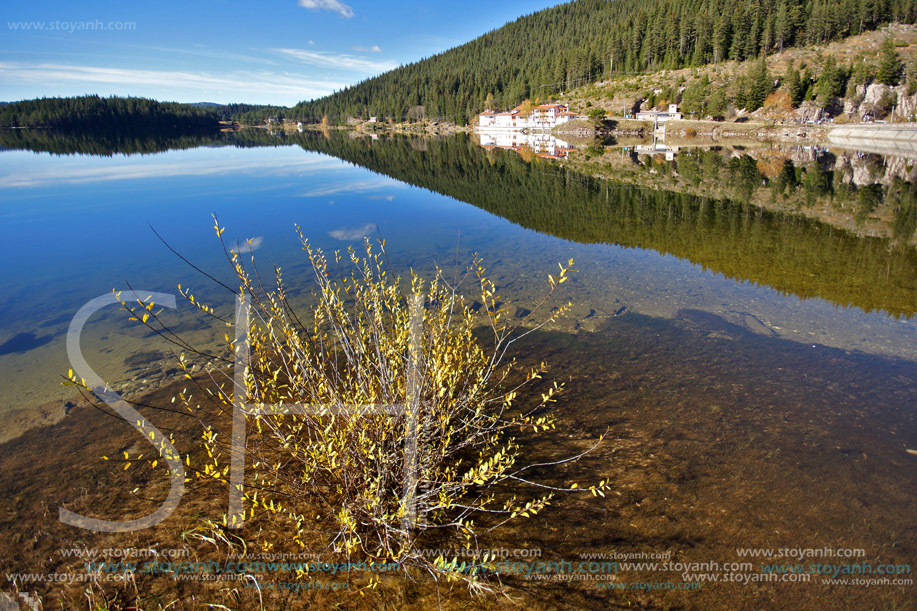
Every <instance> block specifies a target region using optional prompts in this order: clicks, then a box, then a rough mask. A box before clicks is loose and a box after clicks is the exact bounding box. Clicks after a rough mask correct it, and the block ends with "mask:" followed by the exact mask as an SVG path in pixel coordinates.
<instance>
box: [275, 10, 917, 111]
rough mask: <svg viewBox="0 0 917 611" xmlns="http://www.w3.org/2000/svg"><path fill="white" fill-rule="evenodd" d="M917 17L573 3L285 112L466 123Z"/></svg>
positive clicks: (880, 12) (915, 13)
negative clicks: (593, 86) (493, 110)
mask: <svg viewBox="0 0 917 611" xmlns="http://www.w3.org/2000/svg"><path fill="white" fill-rule="evenodd" d="M915 19H917V0H577V1H576V2H571V3H568V4H563V5H560V6H556V7H553V8H550V9H546V10H543V11H540V12H537V13H534V14H532V15H528V16H525V17H520V18H519V19H517V20H516V21H514V22H512V23H509V24H507V25H505V26H503V27H501V28H499V29H497V30H494V31H492V32H488V33H487V34H485V35H483V36H481V37H479V38H476V39H475V40H473V41H471V42H469V43H466V44H464V45H462V46H460V47H456V48H455V49H451V50H449V51H445V52H443V53H440V54H438V55H435V56H433V57H430V58H427V59H424V60H421V61H418V62H415V63H412V64H409V65H407V66H403V67H400V68H397V69H395V70H392V71H390V72H387V73H385V74H382V75H380V76H377V77H374V78H371V79H368V80H365V81H363V82H361V83H359V84H357V85H354V86H353V87H348V88H346V89H344V90H342V91H340V92H337V93H335V94H333V95H331V96H328V97H325V98H321V99H319V100H314V101H310V102H303V103H300V104H299V105H297V106H296V107H295V108H294V109H293V113H292V115H293V116H295V117H297V118H301V119H305V120H310V121H316V122H317V121H319V120H321V118H322V117H323V116H327V117H328V119H329V120H330V121H332V122H339V121H342V120H344V119H345V118H347V117H368V116H370V115H376V116H382V117H388V118H394V119H396V120H401V119H406V118H407V119H410V118H424V117H425V118H432V119H445V120H449V121H454V122H456V123H466V122H467V121H468V120H469V118H470V117H472V116H473V115H474V114H476V113H478V112H480V111H481V110H482V109H483V108H484V106H485V101H487V102H490V100H488V96H492V103H493V105H494V106H496V107H498V108H499V107H509V106H512V105H515V104H517V103H518V102H520V101H521V100H523V99H524V98H533V99H534V98H540V99H544V98H546V97H548V96H550V95H552V94H557V93H560V92H563V91H567V90H569V89H571V88H573V87H575V86H578V85H583V84H585V83H588V82H592V81H595V80H599V79H602V78H607V77H609V76H615V75H626V74H633V73H636V72H646V71H656V70H662V69H674V68H682V67H689V66H700V65H705V64H709V63H714V62H719V61H723V60H727V59H735V60H744V59H749V58H754V57H757V56H759V55H760V54H768V53H772V52H774V51H780V50H782V49H784V48H786V47H790V46H795V45H813V44H820V43H824V42H827V41H830V40H834V39H837V38H842V37H845V36H851V35H855V34H860V33H861V32H865V31H868V30H872V29H875V28H877V27H878V26H880V25H883V24H885V23H888V22H891V21H897V22H902V23H913V22H914V21H915Z"/></svg>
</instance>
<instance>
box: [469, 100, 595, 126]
mask: <svg viewBox="0 0 917 611" xmlns="http://www.w3.org/2000/svg"><path fill="white" fill-rule="evenodd" d="M577 116H578V115H577V114H576V113H575V112H570V107H569V106H568V105H567V104H541V105H540V106H536V107H535V108H533V109H532V111H531V113H530V114H529V115H528V116H526V115H524V114H523V112H522V109H521V107H520V106H517V107H515V108H514V109H512V110H510V111H508V112H494V111H492V110H485V111H484V112H482V113H481V114H479V115H478V128H479V129H535V130H550V129H551V128H553V127H555V126H557V125H560V124H561V123H566V122H567V121H570V120H572V119H575V118H576V117H577Z"/></svg>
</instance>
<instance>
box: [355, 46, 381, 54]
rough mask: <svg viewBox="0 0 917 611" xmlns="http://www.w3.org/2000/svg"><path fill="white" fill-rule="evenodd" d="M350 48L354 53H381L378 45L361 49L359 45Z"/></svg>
mask: <svg viewBox="0 0 917 611" xmlns="http://www.w3.org/2000/svg"><path fill="white" fill-rule="evenodd" d="M350 48H351V49H353V50H354V51H361V52H363V53H382V49H380V48H379V45H373V46H371V47H361V46H360V45H354V46H352V47H350Z"/></svg>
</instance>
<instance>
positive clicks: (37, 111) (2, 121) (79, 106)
mask: <svg viewBox="0 0 917 611" xmlns="http://www.w3.org/2000/svg"><path fill="white" fill-rule="evenodd" d="M288 110H289V109H287V108H284V107H279V106H259V105H254V104H224V105H199V104H180V103H178V102H157V101H156V100H149V99H146V98H122V97H114V96H112V97H107V98H106V97H102V96H98V95H87V96H80V97H73V98H41V99H36V100H23V101H21V102H12V103H10V104H5V105H3V106H0V127H53V128H59V129H68V130H74V129H77V130H101V129H104V130H112V131H119V132H122V133H132V132H143V133H148V132H150V131H163V130H166V131H174V130H184V131H187V130H199V129H209V128H216V127H217V126H218V125H219V121H221V120H224V121H228V120H234V121H242V122H250V123H260V122H261V121H263V120H264V119H265V118H266V117H268V116H282V115H283V114H284V113H285V112H287V111H288Z"/></svg>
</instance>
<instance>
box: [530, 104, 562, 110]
mask: <svg viewBox="0 0 917 611" xmlns="http://www.w3.org/2000/svg"><path fill="white" fill-rule="evenodd" d="M559 107H563V108H566V107H567V105H566V104H542V105H541V106H536V107H535V108H541V109H543V110H547V109H548V108H559Z"/></svg>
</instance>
